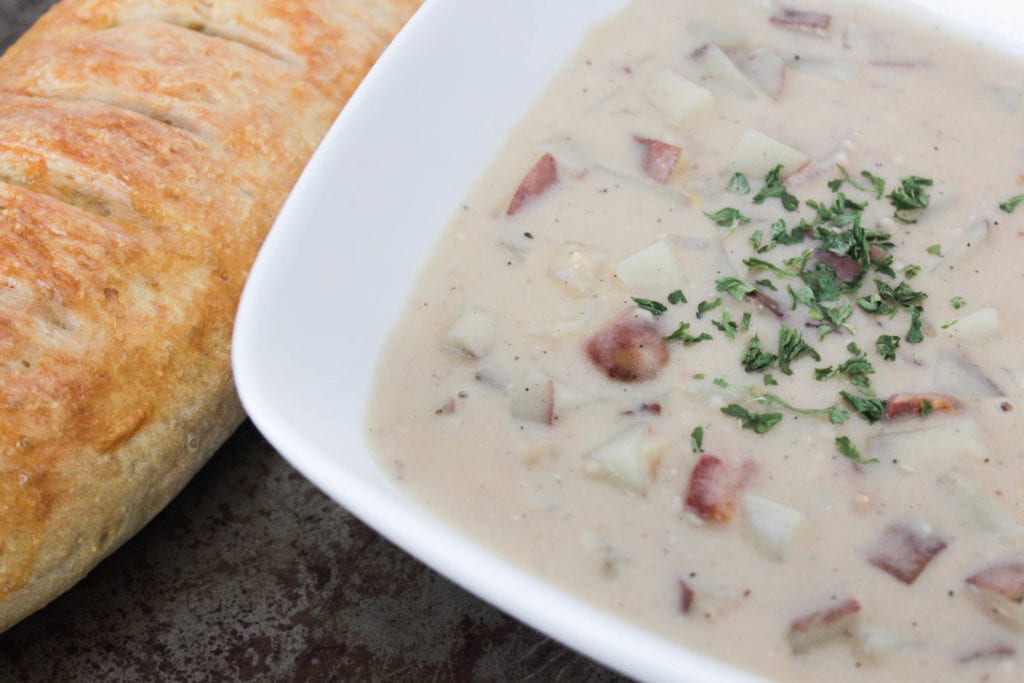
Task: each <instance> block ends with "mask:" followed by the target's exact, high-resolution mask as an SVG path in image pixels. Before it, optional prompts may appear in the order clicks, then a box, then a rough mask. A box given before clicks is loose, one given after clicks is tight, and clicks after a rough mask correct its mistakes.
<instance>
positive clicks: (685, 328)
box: [665, 323, 713, 346]
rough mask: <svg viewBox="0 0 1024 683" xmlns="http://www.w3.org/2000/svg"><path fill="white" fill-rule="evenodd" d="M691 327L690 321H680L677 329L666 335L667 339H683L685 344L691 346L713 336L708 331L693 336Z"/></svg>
mask: <svg viewBox="0 0 1024 683" xmlns="http://www.w3.org/2000/svg"><path fill="white" fill-rule="evenodd" d="M689 329H690V323H679V327H677V328H676V329H675V332H673V333H672V334H670V335H668V336H667V337H665V341H681V342H683V344H684V345H686V346H690V345H692V344H697V343H699V342H702V341H709V340H711V339H712V338H713V337H712V336H711V335H710V334H708V333H707V332H702V333H701V334H699V335H697V336H693V335H692V334H690V333H689Z"/></svg>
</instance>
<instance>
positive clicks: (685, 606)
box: [679, 579, 697, 614]
mask: <svg viewBox="0 0 1024 683" xmlns="http://www.w3.org/2000/svg"><path fill="white" fill-rule="evenodd" d="M696 595H697V594H696V593H694V591H693V589H692V588H690V585H689V584H688V583H686V581H683V580H682V579H679V611H680V612H682V613H683V614H689V613H690V610H691V609H693V599H694V598H695V597H696Z"/></svg>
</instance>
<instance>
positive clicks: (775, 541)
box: [743, 493, 804, 562]
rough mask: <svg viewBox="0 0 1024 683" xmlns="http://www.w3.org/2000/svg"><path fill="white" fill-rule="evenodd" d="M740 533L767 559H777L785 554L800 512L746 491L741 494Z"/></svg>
mask: <svg viewBox="0 0 1024 683" xmlns="http://www.w3.org/2000/svg"><path fill="white" fill-rule="evenodd" d="M743 519H744V522H745V524H744V533H745V535H746V537H747V539H748V540H749V541H750V542H751V543H753V544H754V547H755V548H757V549H758V551H760V552H761V554H762V555H764V556H765V557H767V558H768V559H771V560H775V561H776V562H781V561H783V560H785V559H786V558H787V557H789V551H790V549H791V548H792V546H793V541H794V540H795V539H796V537H797V534H798V533H799V531H800V528H801V527H802V526H803V523H804V516H803V514H802V513H801V512H800V511H799V510H796V509H794V508H791V507H789V506H788V505H783V504H782V503H777V502H775V501H774V500H769V499H768V498H763V497H761V496H757V495H754V494H752V493H748V494H747V495H745V496H743Z"/></svg>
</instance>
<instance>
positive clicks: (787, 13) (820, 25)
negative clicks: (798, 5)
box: [771, 8, 832, 33]
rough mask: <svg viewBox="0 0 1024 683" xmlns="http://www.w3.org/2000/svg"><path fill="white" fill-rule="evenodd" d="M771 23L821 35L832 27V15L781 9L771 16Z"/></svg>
mask: <svg viewBox="0 0 1024 683" xmlns="http://www.w3.org/2000/svg"><path fill="white" fill-rule="evenodd" d="M771 22H772V23H773V24H776V25H778V26H786V27H788V28H795V29H799V30H803V31H810V32H813V33H822V32H825V31H828V28H829V26H831V25H832V15H830V14H825V13H823V12H807V11H804V10H797V9H788V8H783V9H780V10H779V11H778V12H776V13H775V14H773V15H772V17H771Z"/></svg>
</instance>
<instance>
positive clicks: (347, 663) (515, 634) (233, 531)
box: [0, 0, 620, 683]
mask: <svg viewBox="0 0 1024 683" xmlns="http://www.w3.org/2000/svg"><path fill="white" fill-rule="evenodd" d="M51 4H52V2H51V1H48V0H43V1H41V2H32V1H30V0H0V49H2V48H4V47H6V46H7V45H8V44H10V42H12V41H13V39H14V38H16V36H17V35H19V34H20V33H21V32H22V31H23V30H24V29H25V28H26V27H27V26H28V25H30V24H31V23H32V21H34V20H35V18H36V17H37V16H38V15H39V14H41V13H42V12H43V11H44V10H45V8H46V7H48V6H49V5H51ZM225 679H227V680H275V681H276V680H360V681H362V680H385V679H389V680H403V681H404V680H409V681H449V680H452V681H464V680H480V681H491V680H493V681H499V680H500V681H516V680H537V681H549V680H565V681H594V682H597V683H599V682H601V681H613V680H620V679H619V677H617V676H616V675H614V674H612V673H610V672H608V671H607V670H605V669H603V668H601V667H599V666H597V665H596V664H594V663H592V662H590V661H589V660H587V659H585V658H583V657H580V656H579V655H577V654H575V653H574V652H572V651H570V650H567V649H566V648H564V647H562V646H561V645H559V644H557V643H554V642H552V641H551V640H550V639H548V638H546V637H544V636H542V635H540V634H539V633H537V632H535V631H533V630H531V629H529V628H527V627H526V626H523V625H522V624H520V623H519V622H517V621H515V620H514V619H511V618H509V617H507V616H505V615H504V614H502V613H501V612H499V611H497V610H495V609H493V608H492V607H490V606H488V605H486V604H484V603H482V602H480V601H479V600H477V599H475V598H474V597H473V596H471V595H469V594H467V593H466V592H465V591H463V590H461V589H460V588H458V587H456V586H454V585H453V584H451V583H450V582H448V581H446V580H445V579H443V578H441V577H440V576H438V575H437V574H436V573H434V572H433V571H431V570H429V569H427V568H426V567H424V566H423V565H421V564H420V563H418V562H417V561H415V560H413V559H411V558H410V557H408V556H407V555H405V554H404V553H403V552H402V551H400V550H398V549H397V548H395V547H394V546H392V545H391V544H390V543H388V542H387V541H385V540H384V539H382V538H381V537H380V536H378V535H377V534H376V533H374V532H373V531H372V530H370V529H369V528H367V527H366V526H365V525H363V524H362V523H360V522H359V521H358V520H356V519H355V518H353V517H352V516H351V515H350V514H348V513H347V512H346V511H345V510H343V509H342V508H340V507H338V506H337V505H335V504H334V503H332V502H331V501H330V500H329V499H327V498H326V497H325V496H324V495H323V494H321V493H320V492H319V491H318V490H317V489H315V488H314V487H313V486H312V485H310V484H309V483H308V482H307V481H306V480H305V479H303V478H302V477H301V476H300V475H299V474H298V473H296V472H295V470H293V469H292V468H291V467H290V466H289V465H288V464H287V463H286V462H285V461H284V460H283V459H282V458H281V457H280V456H278V455H277V453H275V452H274V450H273V449H272V448H271V447H270V445H269V444H268V443H267V442H266V441H265V440H264V439H263V438H262V437H261V436H260V435H259V433H258V432H257V431H256V430H255V429H254V428H253V427H252V425H251V424H249V423H246V424H245V425H243V427H242V428H241V429H240V430H239V431H238V433H236V434H235V435H234V437H232V438H231V440H229V441H228V443H227V444H226V445H225V446H224V447H223V448H222V449H221V450H220V452H218V453H217V454H216V455H215V456H214V458H213V460H212V461H211V462H210V464H209V465H207V467H206V468H205V469H203V471H202V472H200V473H199V475H198V476H197V477H196V478H195V479H194V480H193V481H192V483H191V484H190V485H189V486H188V487H187V488H186V489H185V491H184V492H183V493H182V494H181V495H180V496H179V497H178V498H177V499H176V500H175V501H174V502H173V503H172V504H171V505H170V506H169V507H168V508H167V509H166V510H165V511H164V512H163V513H161V514H160V515H159V516H158V517H157V518H156V519H155V520H154V521H153V522H152V523H151V524H149V526H147V527H146V528H145V529H144V530H143V531H142V532H141V533H140V534H139V535H137V536H136V537H135V538H134V539H132V540H131V541H129V542H128V543H127V544H126V545H125V546H123V547H122V548H121V549H120V550H118V551H117V552H116V553H115V554H114V555H113V556H111V557H110V558H108V559H107V560H106V561H105V562H103V563H102V564H101V565H100V566H99V567H97V568H96V569H95V570H94V571H93V572H92V573H91V574H90V575H89V576H88V577H87V578H86V579H85V580H84V581H82V582H81V583H80V584H79V585H78V586H76V587H75V588H73V589H72V590H71V591H70V592H68V593H67V594H65V595H64V596H62V597H60V598H58V599H57V600H56V601H55V602H53V603H52V604H51V605H50V606H49V607H47V608H45V609H44V610H42V611H40V612H38V613H37V614H35V615H33V616H31V617H29V618H28V619H26V620H25V621H23V622H22V623H20V624H18V625H17V626H15V627H14V628H12V629H11V630H9V631H8V632H7V633H5V634H3V635H0V680H4V681H7V680H39V681H72V680H82V681H84V680H90V681H91V680H193V681H204V680H205V681H211V680H225Z"/></svg>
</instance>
